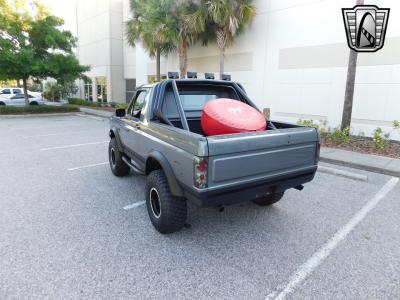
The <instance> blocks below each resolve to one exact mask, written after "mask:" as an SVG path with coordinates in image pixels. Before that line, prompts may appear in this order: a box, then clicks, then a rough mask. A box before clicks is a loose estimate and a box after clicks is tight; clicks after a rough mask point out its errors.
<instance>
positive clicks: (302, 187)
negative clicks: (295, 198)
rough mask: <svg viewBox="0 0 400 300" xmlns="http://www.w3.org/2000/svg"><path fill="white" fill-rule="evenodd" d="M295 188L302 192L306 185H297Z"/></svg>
mask: <svg viewBox="0 0 400 300" xmlns="http://www.w3.org/2000/svg"><path fill="white" fill-rule="evenodd" d="M294 188H295V189H296V190H298V191H301V190H303V189H304V185H302V184H300V185H296V186H295V187H294Z"/></svg>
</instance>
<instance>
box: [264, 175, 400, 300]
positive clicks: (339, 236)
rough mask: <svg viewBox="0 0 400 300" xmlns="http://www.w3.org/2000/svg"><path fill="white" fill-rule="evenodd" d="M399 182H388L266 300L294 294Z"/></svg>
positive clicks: (395, 179) (278, 299)
mask: <svg viewBox="0 0 400 300" xmlns="http://www.w3.org/2000/svg"><path fill="white" fill-rule="evenodd" d="M398 181H399V178H395V177H392V178H391V179H390V180H389V181H388V182H386V184H385V185H384V186H383V187H382V188H381V189H380V190H379V191H378V192H377V193H376V194H375V196H374V197H373V198H372V199H371V200H370V201H368V202H367V204H365V205H364V206H363V207H362V208H361V209H360V210H359V211H358V212H356V213H355V214H354V216H353V217H352V218H351V219H350V221H349V222H348V223H347V224H346V225H344V226H343V227H342V228H341V229H339V231H337V232H336V233H335V235H334V236H333V237H332V238H331V239H330V240H328V241H327V242H326V243H325V244H324V245H323V246H322V247H321V248H320V249H319V250H318V251H317V252H315V253H314V254H313V255H312V256H311V258H310V259H309V260H307V261H306V262H305V263H304V264H303V265H301V266H300V267H299V268H298V269H297V271H296V272H295V273H293V274H292V276H290V278H289V281H288V282H287V283H286V284H285V285H282V286H279V287H278V288H277V289H276V290H275V291H273V292H272V293H270V294H269V295H268V296H267V297H266V298H265V299H266V300H269V299H275V300H283V299H285V298H286V297H287V296H288V295H289V294H290V293H292V292H293V291H294V290H295V288H296V287H297V286H298V285H300V284H301V283H302V282H303V281H304V280H306V278H307V277H308V276H310V274H311V273H312V272H313V271H314V270H315V269H316V268H317V267H318V266H319V265H320V264H321V263H322V262H323V261H324V260H325V259H326V258H327V257H328V256H329V255H330V254H331V252H332V251H333V250H334V249H335V248H336V247H337V246H338V245H339V243H340V242H341V241H343V240H344V239H345V238H346V237H347V236H348V235H349V234H350V233H351V232H352V231H353V229H354V228H355V227H356V226H357V225H358V224H359V223H360V222H361V221H362V220H363V219H364V218H365V217H366V216H367V215H368V213H369V212H370V211H371V210H372V209H374V208H375V207H376V205H377V204H378V203H379V202H380V201H381V200H382V199H383V198H384V197H385V196H386V195H387V194H388V193H389V192H390V191H391V190H392V189H393V188H394V187H395V185H396V184H397V182H398Z"/></svg>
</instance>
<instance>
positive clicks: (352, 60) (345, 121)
mask: <svg viewBox="0 0 400 300" xmlns="http://www.w3.org/2000/svg"><path fill="white" fill-rule="evenodd" d="M362 4H364V0H357V2H356V5H362ZM357 56H358V55H357V52H356V51H354V50H352V49H350V54H349V63H348V65H347V79H346V90H345V93H344V103H343V113H342V122H341V124H340V129H341V130H344V129H346V128H348V127H350V124H351V115H352V112H353V96H354V85H355V81H356V70H357Z"/></svg>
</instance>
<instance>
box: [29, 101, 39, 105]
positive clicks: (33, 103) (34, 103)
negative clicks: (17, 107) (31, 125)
mask: <svg viewBox="0 0 400 300" xmlns="http://www.w3.org/2000/svg"><path fill="white" fill-rule="evenodd" d="M29 105H39V104H38V103H37V102H35V101H32V102H31V103H29Z"/></svg>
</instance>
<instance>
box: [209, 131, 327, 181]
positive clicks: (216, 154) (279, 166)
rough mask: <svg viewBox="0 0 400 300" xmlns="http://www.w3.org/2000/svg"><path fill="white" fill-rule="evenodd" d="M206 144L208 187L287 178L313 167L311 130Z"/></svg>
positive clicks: (234, 136)
mask: <svg viewBox="0 0 400 300" xmlns="http://www.w3.org/2000/svg"><path fill="white" fill-rule="evenodd" d="M207 141H208V151H209V163H208V171H209V182H208V185H209V187H212V186H215V185H221V184H229V185H231V184H234V183H241V182H245V181H250V180H253V179H254V180H256V179H260V178H266V177H273V176H278V175H284V174H290V173H293V172H298V171H301V170H303V169H304V170H307V169H310V168H312V167H315V165H316V163H317V162H316V155H317V146H318V143H319V138H318V133H317V131H316V129H315V128H310V127H297V128H290V129H278V130H270V131H262V132H251V133H240V134H230V135H220V136H211V137H207Z"/></svg>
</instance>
